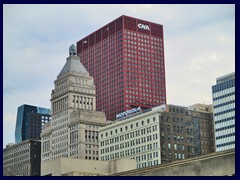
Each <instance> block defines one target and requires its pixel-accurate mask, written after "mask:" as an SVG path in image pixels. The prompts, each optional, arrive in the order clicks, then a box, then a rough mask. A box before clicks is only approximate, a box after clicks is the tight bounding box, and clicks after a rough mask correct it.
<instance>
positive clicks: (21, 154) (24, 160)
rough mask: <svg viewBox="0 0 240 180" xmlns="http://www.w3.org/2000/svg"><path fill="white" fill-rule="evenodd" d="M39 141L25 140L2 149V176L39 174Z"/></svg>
mask: <svg viewBox="0 0 240 180" xmlns="http://www.w3.org/2000/svg"><path fill="white" fill-rule="evenodd" d="M40 173H41V141H39V140H31V139H30V140H25V141H22V142H20V143H17V144H11V145H7V146H6V148H4V149H3V175H4V176H40Z"/></svg>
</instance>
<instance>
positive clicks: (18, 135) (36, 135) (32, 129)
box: [15, 104, 51, 143]
mask: <svg viewBox="0 0 240 180" xmlns="http://www.w3.org/2000/svg"><path fill="white" fill-rule="evenodd" d="M50 116H51V113H50V109H46V108H42V107H37V106H32V105H27V104H24V105H22V106H19V107H18V111H17V120H16V127H15V142H16V143H19V142H22V141H25V140H27V139H35V140H40V133H41V131H42V126H43V125H44V124H45V123H46V122H49V121H50Z"/></svg>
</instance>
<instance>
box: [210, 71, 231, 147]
mask: <svg viewBox="0 0 240 180" xmlns="http://www.w3.org/2000/svg"><path fill="white" fill-rule="evenodd" d="M212 98H213V109H214V121H215V141H216V144H215V146H216V151H222V150H226V149H231V148H235V72H233V73H230V74H227V75H224V76H221V77H219V78H217V83H216V85H213V86H212Z"/></svg>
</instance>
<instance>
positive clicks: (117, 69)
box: [77, 15, 166, 119]
mask: <svg viewBox="0 0 240 180" xmlns="http://www.w3.org/2000/svg"><path fill="white" fill-rule="evenodd" d="M77 53H78V55H79V56H80V61H81V63H82V64H83V65H84V66H85V68H86V69H87V71H88V72H89V73H90V75H91V76H93V78H94V83H95V86H96V96H97V97H96V98H97V103H96V104H97V110H98V111H104V112H105V113H106V116H107V119H115V117H116V114H119V113H121V112H123V111H126V110H129V109H131V108H134V107H138V106H141V107H142V108H143V109H144V108H151V107H154V106H157V105H161V104H166V82H165V62H164V43H163V26H162V25H161V24H156V23H152V22H149V21H144V20H140V19H136V18H132V17H128V16H125V15H123V16H121V17H119V18H117V19H116V20H114V21H112V22H110V23H109V24H107V25H105V26H103V27H102V28H100V29H98V30H97V31H95V32H93V33H92V34H90V35H88V36H87V37H85V38H83V39H81V40H80V41H78V42H77Z"/></svg>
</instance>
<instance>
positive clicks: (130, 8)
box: [3, 4, 235, 147]
mask: <svg viewBox="0 0 240 180" xmlns="http://www.w3.org/2000/svg"><path fill="white" fill-rule="evenodd" d="M121 15H128V16H132V17H135V18H139V19H143V20H147V21H151V22H155V23H159V24H162V25H163V28H164V45H165V63H166V85H167V87H166V88H167V103H168V104H175V105H181V106H189V105H192V104H195V103H205V104H211V103H212V95H211V86H212V85H214V84H215V82H216V78H217V77H219V76H222V75H225V74H228V73H231V72H234V71H235V5H231V4H221V5H216V4H214V5H210V4H207V5H184V4H182V5H178V4H176V5H172V4H169V5H165V4H163V5H160V4H159V5H157V4H154V5H151V4H147V5H143V4H138V5H136V4H134V5H129V4H128V5H124V4H111V5H102V4H101V5H87V4H80V5H65V4H64V5H25V4H22V5H9V4H8V5H3V146H4V147H5V145H6V144H8V143H10V142H14V141H15V139H14V130H15V124H16V115H17V108H18V107H19V106H20V105H22V104H30V105H36V106H40V107H46V108H50V106H51V103H50V95H51V90H52V89H53V87H54V80H56V78H57V75H58V74H59V72H60V71H61V69H62V67H63V66H64V64H65V62H66V58H67V57H68V48H69V46H70V45H71V44H76V42H77V41H78V40H80V39H82V38H83V37H85V36H87V35H88V34H90V33H92V32H94V31H96V30H97V29H99V28H101V27H102V26H104V25H105V24H107V23H109V22H111V21H112V20H114V19H116V18H118V17H119V16H121Z"/></svg>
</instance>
